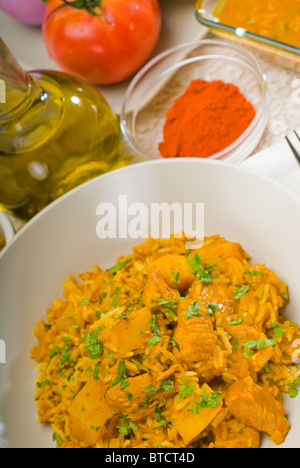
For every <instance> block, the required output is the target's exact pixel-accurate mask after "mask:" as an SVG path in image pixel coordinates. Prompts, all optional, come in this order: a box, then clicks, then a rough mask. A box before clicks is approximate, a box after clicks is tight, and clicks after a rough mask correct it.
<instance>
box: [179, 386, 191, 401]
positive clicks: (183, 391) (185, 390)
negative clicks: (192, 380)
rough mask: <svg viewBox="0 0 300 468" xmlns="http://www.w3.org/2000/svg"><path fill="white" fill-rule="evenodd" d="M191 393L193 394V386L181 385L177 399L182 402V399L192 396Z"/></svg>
mask: <svg viewBox="0 0 300 468" xmlns="http://www.w3.org/2000/svg"><path fill="white" fill-rule="evenodd" d="M193 393H194V385H186V384H185V385H181V386H180V392H179V395H178V399H179V400H182V399H183V398H186V397H187V396H189V395H193Z"/></svg>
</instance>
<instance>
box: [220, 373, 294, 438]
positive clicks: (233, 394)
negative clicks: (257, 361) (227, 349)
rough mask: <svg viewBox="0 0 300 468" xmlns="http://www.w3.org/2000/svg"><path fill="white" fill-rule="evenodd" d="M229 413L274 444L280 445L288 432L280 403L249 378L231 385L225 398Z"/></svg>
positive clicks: (287, 425) (287, 424)
mask: <svg viewBox="0 0 300 468" xmlns="http://www.w3.org/2000/svg"><path fill="white" fill-rule="evenodd" d="M225 404H226V406H227V407H228V408H229V410H230V412H231V413H232V414H233V415H234V416H235V417H236V418H238V419H240V420H241V421H243V422H244V423H245V424H247V425H248V426H251V427H254V428H255V429H257V430H258V431H260V432H266V433H267V434H268V435H269V436H270V438H271V440H272V441H273V442H275V443H276V444H278V445H279V444H282V443H283V442H284V440H285V437H286V435H287V433H288V432H289V430H290V425H289V422H288V421H287V419H286V417H285V410H284V406H283V404H282V403H280V402H279V401H277V400H276V399H275V398H274V397H273V395H271V393H270V392H268V391H267V390H265V389H264V388H263V387H261V386H260V385H257V384H255V383H254V382H253V380H252V379H251V377H245V378H244V379H239V380H238V381H237V382H235V383H234V384H232V385H231V386H230V387H229V389H228V391H227V393H226V397H225Z"/></svg>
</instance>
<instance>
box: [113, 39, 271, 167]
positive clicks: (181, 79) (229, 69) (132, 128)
mask: <svg viewBox="0 0 300 468" xmlns="http://www.w3.org/2000/svg"><path fill="white" fill-rule="evenodd" d="M194 79H202V80H205V81H214V80H221V81H224V82H226V83H232V84H234V85H236V86H238V87H239V89H240V91H241V92H242V93H243V94H244V95H245V97H246V99H248V100H249V101H250V102H251V103H252V104H253V105H254V107H255V109H256V116H255V118H254V119H253V121H252V122H251V124H250V126H249V127H248V128H247V129H246V131H245V132H244V133H243V134H242V135H241V136H240V137H239V138H238V139H237V140H236V141H235V142H234V143H233V144H231V145H230V146H229V147H227V148H224V149H223V150H222V151H220V152H218V153H216V154H214V155H212V156H209V159H220V160H226V161H230V162H234V163H238V162H241V161H243V160H244V159H246V158H247V157H248V156H249V155H250V154H251V153H252V152H253V150H254V149H255V147H256V146H257V144H258V143H259V141H260V139H261V137H262V135H263V133H264V130H265V128H266V125H267V122H268V117H269V94H268V90H267V80H266V76H265V75H264V73H263V72H262V70H261V68H260V66H259V64H258V62H257V61H256V59H255V57H254V56H253V55H252V54H251V53H249V52H248V51H246V50H244V49H243V48H242V47H240V46H237V45H235V44H231V43H226V42H223V41H219V40H202V41H194V42H189V43H185V44H181V45H179V46H177V47H174V48H172V49H169V50H167V51H165V52H163V53H162V54H160V55H158V56H157V57H155V58H154V59H153V60H151V61H150V62H149V63H148V64H147V65H146V66H144V67H143V68H142V69H141V70H140V71H139V72H138V73H137V74H136V76H135V77H134V79H133V80H132V82H131V83H130V85H129V87H128V89H127V92H126V94H125V98H124V102H123V106H122V111H121V120H120V124H121V130H122V134H123V136H124V138H125V140H126V142H127V143H128V144H129V146H130V147H131V149H132V150H133V151H134V153H135V154H136V155H137V156H139V157H140V158H141V159H142V160H151V159H159V158H162V156H161V155H160V153H159V149H158V146H159V143H160V142H162V141H163V127H164V123H165V115H166V112H167V110H168V109H169V108H170V107H172V105H173V104H174V102H175V100H176V99H177V98H178V97H179V96H180V95H182V94H183V93H184V92H185V90H186V89H187V87H188V86H189V84H190V82H191V81H192V80H194ZM198 157H201V156H198Z"/></svg>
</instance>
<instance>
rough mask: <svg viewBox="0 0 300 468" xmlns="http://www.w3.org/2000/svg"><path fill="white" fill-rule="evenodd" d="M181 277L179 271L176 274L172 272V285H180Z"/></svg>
mask: <svg viewBox="0 0 300 468" xmlns="http://www.w3.org/2000/svg"><path fill="white" fill-rule="evenodd" d="M179 277H180V273H179V271H178V272H176V271H174V270H173V271H172V278H171V280H170V281H171V283H173V284H179V283H180V280H179Z"/></svg>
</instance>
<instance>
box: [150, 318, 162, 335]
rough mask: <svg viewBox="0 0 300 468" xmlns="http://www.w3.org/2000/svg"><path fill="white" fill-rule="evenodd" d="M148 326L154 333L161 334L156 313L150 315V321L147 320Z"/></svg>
mask: <svg viewBox="0 0 300 468" xmlns="http://www.w3.org/2000/svg"><path fill="white" fill-rule="evenodd" d="M149 325H150V328H151V330H152V331H153V333H155V334H156V335H161V331H160V329H159V326H158V318H157V316H156V315H154V314H153V315H152V317H151V319H150V322H149Z"/></svg>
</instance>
